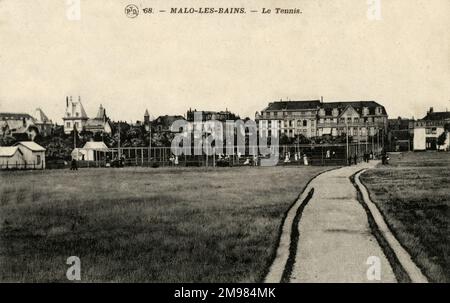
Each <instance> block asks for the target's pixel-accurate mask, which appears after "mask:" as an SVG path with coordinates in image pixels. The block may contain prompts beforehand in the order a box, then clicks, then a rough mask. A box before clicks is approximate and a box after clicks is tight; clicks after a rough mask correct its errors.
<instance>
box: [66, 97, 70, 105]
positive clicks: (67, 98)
mask: <svg viewBox="0 0 450 303" xmlns="http://www.w3.org/2000/svg"><path fill="white" fill-rule="evenodd" d="M66 107H69V97H68V96H66Z"/></svg>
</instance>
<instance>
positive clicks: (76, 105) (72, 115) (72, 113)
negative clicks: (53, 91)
mask: <svg viewBox="0 0 450 303" xmlns="http://www.w3.org/2000/svg"><path fill="white" fill-rule="evenodd" d="M87 120H89V118H88V116H87V114H86V111H85V110H84V107H83V104H81V97H78V100H73V98H72V96H68V97H66V112H65V114H64V117H63V121H64V132H65V133H66V134H70V132H71V131H73V130H74V129H76V130H77V131H81V130H83V129H84V126H85V125H86V122H87Z"/></svg>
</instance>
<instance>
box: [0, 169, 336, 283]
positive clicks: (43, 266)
mask: <svg viewBox="0 0 450 303" xmlns="http://www.w3.org/2000/svg"><path fill="white" fill-rule="evenodd" d="M325 169H329V167H328V168H325V167H271V168H248V167H247V168H222V169H220V168H217V169H212V168H211V169H209V170H208V169H205V168H190V169H183V168H177V169H167V168H160V169H151V168H149V169H144V168H141V169H131V168H130V169H82V170H79V171H78V172H71V171H68V170H64V171H62V170H53V171H49V170H47V171H43V172H39V171H34V172H33V171H28V172H0V180H1V183H0V280H1V281H29V282H36V281H39V282H46V281H66V270H67V268H68V267H69V265H66V260H67V258H68V257H69V256H78V257H79V258H80V259H81V276H82V281H84V282H88V281H114V282H121V281H126V282H133V281H138V282H144V281H145V282H254V281H260V280H261V279H262V275H263V274H264V270H265V269H266V266H267V265H268V262H270V261H271V256H272V254H273V253H274V250H275V249H276V244H277V243H276V242H277V236H278V229H279V226H280V224H281V220H282V217H283V214H284V212H285V211H286V210H287V209H288V208H289V206H290V204H291V203H292V202H293V201H294V200H295V199H296V197H297V196H298V194H299V193H300V192H301V191H302V189H303V187H304V186H305V185H306V183H307V182H308V181H309V180H310V178H311V177H313V176H315V175H316V174H318V173H319V172H321V171H323V170H325Z"/></svg>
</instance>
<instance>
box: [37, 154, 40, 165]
mask: <svg viewBox="0 0 450 303" xmlns="http://www.w3.org/2000/svg"><path fill="white" fill-rule="evenodd" d="M36 162H37V163H36V165H41V156H40V155H37V156H36Z"/></svg>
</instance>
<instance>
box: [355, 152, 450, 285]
mask: <svg viewBox="0 0 450 303" xmlns="http://www.w3.org/2000/svg"><path fill="white" fill-rule="evenodd" d="M390 158H391V160H390V165H389V166H379V167H377V168H376V169H373V170H369V171H367V172H366V173H364V174H363V175H362V176H361V179H362V181H363V182H364V184H365V185H366V186H367V188H368V189H369V192H370V194H371V197H372V200H373V201H374V202H375V203H376V204H377V206H378V208H379V209H380V211H381V212H382V213H383V215H384V216H385V218H386V221H387V223H388V225H389V226H390V228H391V229H392V231H393V232H394V234H395V235H396V236H397V238H398V240H399V241H400V243H401V244H402V245H403V246H404V247H405V248H406V249H407V250H408V251H409V253H410V254H411V256H412V258H413V259H414V261H415V262H416V263H417V265H418V266H419V267H420V268H421V269H422V270H423V271H424V273H425V275H426V276H427V277H428V278H429V279H430V280H431V281H434V282H450V259H449V256H450V243H449V235H450V229H449V223H450V212H449V206H450V190H449V188H450V187H449V183H450V182H449V180H450V153H437V152H434V153H433V152H426V153H402V154H395V155H390Z"/></svg>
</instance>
